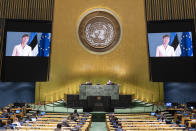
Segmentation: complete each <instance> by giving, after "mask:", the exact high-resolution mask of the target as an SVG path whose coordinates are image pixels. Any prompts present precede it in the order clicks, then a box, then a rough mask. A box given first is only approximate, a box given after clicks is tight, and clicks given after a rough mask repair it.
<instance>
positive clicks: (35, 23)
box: [1, 19, 52, 82]
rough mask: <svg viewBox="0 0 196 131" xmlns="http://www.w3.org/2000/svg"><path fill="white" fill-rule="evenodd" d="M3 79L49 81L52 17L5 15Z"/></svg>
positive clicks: (12, 80)
mask: <svg viewBox="0 0 196 131" xmlns="http://www.w3.org/2000/svg"><path fill="white" fill-rule="evenodd" d="M3 36H4V37H3V52H2V54H3V61H2V63H3V64H2V69H1V75H2V77H1V80H2V81H5V82H8V81H9V82H37V81H48V80H49V74H50V55H51V45H52V44H51V40H52V21H42V20H14V19H6V20H5V28H4V35H3Z"/></svg>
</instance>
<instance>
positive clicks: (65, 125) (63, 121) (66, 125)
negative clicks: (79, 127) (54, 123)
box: [62, 118, 70, 127]
mask: <svg viewBox="0 0 196 131" xmlns="http://www.w3.org/2000/svg"><path fill="white" fill-rule="evenodd" d="M62 126H63V127H70V125H69V124H68V122H67V118H64V119H63V120H62Z"/></svg>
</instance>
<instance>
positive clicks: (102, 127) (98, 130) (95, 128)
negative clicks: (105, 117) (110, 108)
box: [90, 122, 107, 131]
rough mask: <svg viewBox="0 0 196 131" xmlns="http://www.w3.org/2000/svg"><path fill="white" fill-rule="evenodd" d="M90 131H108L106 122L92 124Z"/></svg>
mask: <svg viewBox="0 0 196 131" xmlns="http://www.w3.org/2000/svg"><path fill="white" fill-rule="evenodd" d="M90 131H107V128H106V123H105V122H92V124H91V128H90Z"/></svg>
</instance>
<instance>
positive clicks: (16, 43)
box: [6, 32, 51, 57]
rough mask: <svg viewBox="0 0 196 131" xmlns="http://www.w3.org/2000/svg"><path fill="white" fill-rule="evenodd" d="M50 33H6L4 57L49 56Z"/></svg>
mask: <svg viewBox="0 0 196 131" xmlns="http://www.w3.org/2000/svg"><path fill="white" fill-rule="evenodd" d="M50 43H51V33H40V32H7V40H6V56H40V57H48V56H49V54H50Z"/></svg>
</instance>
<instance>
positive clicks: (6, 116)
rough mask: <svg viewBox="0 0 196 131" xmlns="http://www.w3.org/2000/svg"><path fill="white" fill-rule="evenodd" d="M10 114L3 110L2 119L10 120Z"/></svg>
mask: <svg viewBox="0 0 196 131" xmlns="http://www.w3.org/2000/svg"><path fill="white" fill-rule="evenodd" d="M8 116H9V114H8V112H7V110H3V113H2V114H1V118H8Z"/></svg>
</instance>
